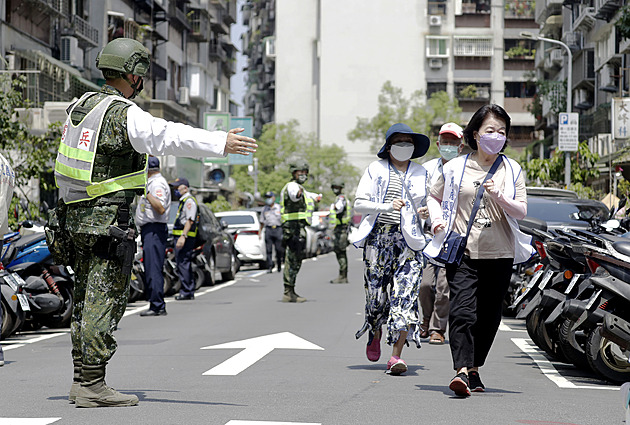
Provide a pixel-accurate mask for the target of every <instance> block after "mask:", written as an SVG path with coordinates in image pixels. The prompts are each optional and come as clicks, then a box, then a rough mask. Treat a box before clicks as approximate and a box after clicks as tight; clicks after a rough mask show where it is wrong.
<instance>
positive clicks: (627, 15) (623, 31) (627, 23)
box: [615, 4, 630, 38]
mask: <svg viewBox="0 0 630 425" xmlns="http://www.w3.org/2000/svg"><path fill="white" fill-rule="evenodd" d="M615 28H616V29H617V33H618V34H619V36H620V37H622V38H630V5H628V4H626V5H625V6H624V7H622V8H621V11H620V14H619V20H617V22H616V23H615Z"/></svg>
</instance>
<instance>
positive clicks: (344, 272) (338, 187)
mask: <svg viewBox="0 0 630 425" xmlns="http://www.w3.org/2000/svg"><path fill="white" fill-rule="evenodd" d="M344 186H345V183H344V181H343V179H341V178H339V177H337V178H335V179H334V180H333V181H332V184H331V185H330V188H331V189H332V191H333V193H334V194H335V195H336V196H337V198H336V199H335V202H334V203H333V204H332V205H331V206H330V224H332V225H333V226H335V228H334V230H333V244H334V251H335V255H336V256H337V262H338V263H339V276H337V278H336V279H333V280H331V281H330V283H348V256H347V255H346V248H347V247H348V223H350V218H351V214H350V210H351V209H352V207H351V206H350V203H349V202H348V199H347V198H346V195H344V194H343V193H342V192H343V188H344Z"/></svg>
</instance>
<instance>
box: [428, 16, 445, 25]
mask: <svg viewBox="0 0 630 425" xmlns="http://www.w3.org/2000/svg"><path fill="white" fill-rule="evenodd" d="M429 25H430V26H432V27H439V26H440V25H442V17H441V16H440V15H429Z"/></svg>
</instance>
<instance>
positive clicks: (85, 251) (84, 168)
mask: <svg viewBox="0 0 630 425" xmlns="http://www.w3.org/2000/svg"><path fill="white" fill-rule="evenodd" d="M149 64H150V58H149V54H148V51H147V49H146V48H145V47H144V46H143V45H142V44H141V43H140V42H138V41H136V40H131V39H127V38H118V39H115V40H113V41H112V42H110V43H109V44H107V45H106V46H105V48H104V49H103V50H102V51H101V53H100V54H99V55H98V57H97V59H96V65H97V67H98V68H99V69H101V70H102V71H103V75H104V77H105V79H106V84H105V86H104V87H103V89H102V90H101V92H99V93H86V94H85V95H84V96H82V97H81V99H79V100H78V101H77V102H75V103H74V104H73V105H71V106H70V107H69V108H68V119H67V120H66V122H65V124H64V127H63V131H62V137H61V143H60V145H59V153H58V155H57V160H56V163H55V179H56V183H57V186H58V187H59V203H58V205H57V208H55V209H54V210H52V211H51V214H50V218H49V223H48V226H47V229H46V238H47V241H48V245H49V247H50V250H51V253H52V254H53V256H54V258H55V261H56V262H58V263H59V264H64V265H68V266H71V267H72V268H74V271H75V279H76V280H75V288H74V301H75V304H74V307H73V315H72V324H71V336H72V359H73V363H74V379H73V384H72V387H71V389H70V395H69V400H70V403H74V402H76V405H77V406H78V407H101V406H132V405H136V404H137V403H138V398H137V397H136V396H135V395H127V394H121V393H119V392H117V391H116V390H114V389H112V388H110V387H108V386H107V385H106V384H105V366H106V364H107V362H108V361H109V360H110V359H111V357H112V356H113V354H114V352H115V351H116V347H117V346H116V340H115V339H114V336H113V331H114V329H116V327H117V324H118V321H119V320H120V319H121V317H122V316H123V313H124V311H125V307H126V303H127V293H128V291H129V281H130V275H131V264H132V261H133V257H134V252H135V235H134V225H133V217H132V216H131V215H130V211H129V206H130V204H131V203H132V201H133V200H134V197H135V196H136V195H137V194H140V193H143V190H144V187H145V186H146V182H147V154H153V155H175V156H188V157H200V156H202V157H205V156H225V155H226V154H227V153H238V154H244V155H248V154H249V153H250V152H255V148H256V147H257V145H256V144H255V143H254V142H255V141H254V140H253V139H250V138H248V137H244V136H241V135H238V134H237V133H239V132H241V131H243V129H233V130H230V131H229V132H228V133H226V132H223V131H216V132H208V131H205V130H201V129H196V128H193V127H189V126H187V125H184V124H179V123H172V122H167V121H165V120H163V119H160V118H155V117H153V116H151V115H150V114H148V113H147V112H144V111H142V110H141V109H140V108H139V107H138V106H137V105H136V104H135V103H133V102H132V101H131V100H129V99H133V98H134V97H135V96H136V95H137V94H138V93H139V92H140V91H141V90H142V85H143V77H144V76H145V75H146V73H147V71H148V68H149Z"/></svg>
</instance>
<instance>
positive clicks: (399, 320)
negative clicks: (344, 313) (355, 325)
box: [355, 223, 423, 348]
mask: <svg viewBox="0 0 630 425" xmlns="http://www.w3.org/2000/svg"><path fill="white" fill-rule="evenodd" d="M363 262H364V264H365V271H364V275H363V278H364V286H365V323H364V324H363V327H362V328H361V329H360V330H359V331H358V332H357V333H356V335H355V336H356V338H357V339H359V338H360V337H361V336H362V335H363V334H364V333H365V332H366V331H368V330H369V331H370V332H372V333H373V332H375V331H377V330H379V329H381V326H382V325H383V324H386V325H387V343H388V344H389V345H393V344H395V343H396V341H398V339H399V338H400V332H401V331H407V332H408V334H407V341H410V342H411V341H412V342H415V344H416V347H418V348H420V326H419V325H420V322H419V309H418V294H419V288H420V280H421V278H422V266H423V258H422V251H413V250H412V249H411V248H409V247H408V246H407V243H406V242H405V239H404V237H403V235H402V233H401V232H400V230H399V227H398V225H389V224H380V223H376V225H375V226H374V229H372V232H371V233H370V234H369V235H368V236H367V238H366V241H365V247H364V249H363Z"/></svg>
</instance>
